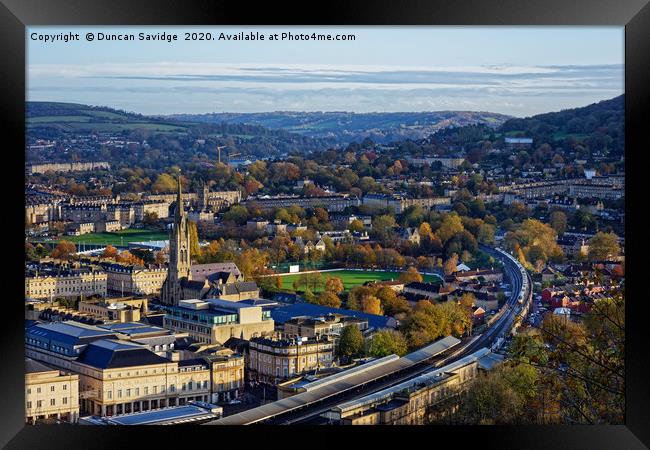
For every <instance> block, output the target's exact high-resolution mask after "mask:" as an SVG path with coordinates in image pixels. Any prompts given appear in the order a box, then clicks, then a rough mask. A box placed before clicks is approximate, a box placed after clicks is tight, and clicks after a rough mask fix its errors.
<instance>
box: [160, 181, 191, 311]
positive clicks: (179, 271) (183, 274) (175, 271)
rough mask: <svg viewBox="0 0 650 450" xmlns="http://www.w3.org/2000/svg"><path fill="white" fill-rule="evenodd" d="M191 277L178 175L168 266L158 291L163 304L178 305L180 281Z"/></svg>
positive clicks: (186, 226)
mask: <svg viewBox="0 0 650 450" xmlns="http://www.w3.org/2000/svg"><path fill="white" fill-rule="evenodd" d="M191 279H192V272H191V262H190V228H189V226H188V221H187V215H186V214H185V211H184V209H183V199H182V198H181V177H180V174H179V176H178V193H177V195H176V210H175V213H174V224H173V227H172V231H171V233H170V236H169V266H168V268H167V279H166V280H165V282H164V284H163V286H162V289H161V291H160V301H161V303H162V304H165V305H178V301H179V300H182V298H183V292H182V283H183V282H184V281H189V280H191Z"/></svg>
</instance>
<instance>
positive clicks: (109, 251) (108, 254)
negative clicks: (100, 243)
mask: <svg viewBox="0 0 650 450" xmlns="http://www.w3.org/2000/svg"><path fill="white" fill-rule="evenodd" d="M116 256H117V249H116V248H115V247H113V246H112V245H107V246H106V248H105V249H104V253H102V257H103V258H115V257H116Z"/></svg>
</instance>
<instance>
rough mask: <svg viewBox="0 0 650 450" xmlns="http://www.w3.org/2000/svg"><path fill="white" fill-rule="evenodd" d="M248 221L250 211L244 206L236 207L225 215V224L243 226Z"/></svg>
mask: <svg viewBox="0 0 650 450" xmlns="http://www.w3.org/2000/svg"><path fill="white" fill-rule="evenodd" d="M246 220H248V209H246V207H245V206H242V205H234V206H232V207H231V208H230V209H229V210H228V211H226V212H225V213H224V214H223V221H224V222H234V223H236V224H237V225H243V224H245V223H246Z"/></svg>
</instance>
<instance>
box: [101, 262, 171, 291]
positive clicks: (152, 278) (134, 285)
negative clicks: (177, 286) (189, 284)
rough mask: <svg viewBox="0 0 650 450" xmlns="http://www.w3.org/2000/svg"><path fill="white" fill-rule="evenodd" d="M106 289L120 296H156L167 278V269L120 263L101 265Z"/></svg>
mask: <svg viewBox="0 0 650 450" xmlns="http://www.w3.org/2000/svg"><path fill="white" fill-rule="evenodd" d="M102 267H103V269H104V271H105V272H106V276H107V282H106V287H107V289H108V291H109V292H114V293H119V294H121V295H158V294H160V290H161V289H162V286H163V284H164V282H165V279H166V278H167V269H166V268H165V267H157V266H147V267H145V266H140V265H133V264H122V263H103V264H102Z"/></svg>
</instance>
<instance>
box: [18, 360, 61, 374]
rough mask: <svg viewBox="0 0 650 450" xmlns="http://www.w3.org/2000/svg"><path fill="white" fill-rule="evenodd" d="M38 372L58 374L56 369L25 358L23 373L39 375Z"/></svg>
mask: <svg viewBox="0 0 650 450" xmlns="http://www.w3.org/2000/svg"><path fill="white" fill-rule="evenodd" d="M39 372H58V369H53V368H51V367H49V366H46V365H45V364H43V363H41V362H39V361H34V360H33V359H30V358H25V373H39Z"/></svg>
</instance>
